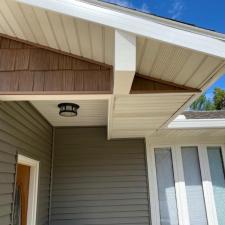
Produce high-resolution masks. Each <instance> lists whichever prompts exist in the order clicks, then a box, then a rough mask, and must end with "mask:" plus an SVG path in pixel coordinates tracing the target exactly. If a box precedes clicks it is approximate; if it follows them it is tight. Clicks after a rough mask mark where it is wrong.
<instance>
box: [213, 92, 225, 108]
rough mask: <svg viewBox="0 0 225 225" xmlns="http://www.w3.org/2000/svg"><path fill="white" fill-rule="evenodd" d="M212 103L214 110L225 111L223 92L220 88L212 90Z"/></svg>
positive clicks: (224, 95) (224, 94)
mask: <svg viewBox="0 0 225 225" xmlns="http://www.w3.org/2000/svg"><path fill="white" fill-rule="evenodd" d="M213 93H214V97H213V103H214V105H215V109H216V110H221V109H225V90H222V89H220V88H215V89H214V92H213Z"/></svg>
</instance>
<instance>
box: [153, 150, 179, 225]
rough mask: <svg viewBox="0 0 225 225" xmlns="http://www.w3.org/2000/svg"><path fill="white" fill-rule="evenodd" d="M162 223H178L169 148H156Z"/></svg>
mask: <svg viewBox="0 0 225 225" xmlns="http://www.w3.org/2000/svg"><path fill="white" fill-rule="evenodd" d="M155 165H156V176H157V185H158V193H159V194H158V196H159V210H160V222H161V225H178V218H177V203H176V193H175V182H174V176H173V165H172V155H171V150H170V149H169V148H165V149H156V150H155Z"/></svg>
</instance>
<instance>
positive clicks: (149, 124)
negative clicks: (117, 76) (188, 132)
mask: <svg viewBox="0 0 225 225" xmlns="http://www.w3.org/2000/svg"><path fill="white" fill-rule="evenodd" d="M192 95H193V94H191V93H176V94H173V93H166V94H165V93H164V94H152V95H132V96H117V97H115V99H114V101H113V102H112V103H111V104H112V106H111V108H112V109H111V111H112V113H111V115H109V116H111V118H110V121H111V122H110V123H109V124H108V126H109V134H108V135H109V137H110V138H121V137H145V136H146V135H150V134H152V133H154V132H155V131H156V130H158V129H159V128H161V127H162V126H163V125H164V124H165V123H166V122H167V121H168V119H169V118H171V116H173V115H174V114H175V113H176V112H177V110H178V109H179V108H181V107H182V106H183V104H184V102H186V101H187V100H188V99H189V98H190V97H191V96H192Z"/></svg>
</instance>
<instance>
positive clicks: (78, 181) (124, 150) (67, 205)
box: [51, 128, 149, 225]
mask: <svg viewBox="0 0 225 225" xmlns="http://www.w3.org/2000/svg"><path fill="white" fill-rule="evenodd" d="M106 134H107V131H106V129H105V128H56V134H55V155H54V173H53V174H54V175H53V192H52V209H51V211H52V213H51V224H52V225H74V224H76V225H87V224H88V225H114V224H121V225H122V224H129V225H148V224H149V205H148V202H149V201H148V188H147V174H146V163H145V145H144V140H112V141H107V139H106Z"/></svg>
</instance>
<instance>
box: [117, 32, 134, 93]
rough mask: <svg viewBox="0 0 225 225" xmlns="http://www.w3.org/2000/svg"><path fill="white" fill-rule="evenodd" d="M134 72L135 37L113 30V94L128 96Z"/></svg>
mask: <svg viewBox="0 0 225 225" xmlns="http://www.w3.org/2000/svg"><path fill="white" fill-rule="evenodd" d="M135 71H136V36H135V35H134V34H131V33H128V32H125V31H121V30H115V61H114V90H113V93H114V94H129V93H130V89H131V85H132V82H133V79H134V75H135Z"/></svg>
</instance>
